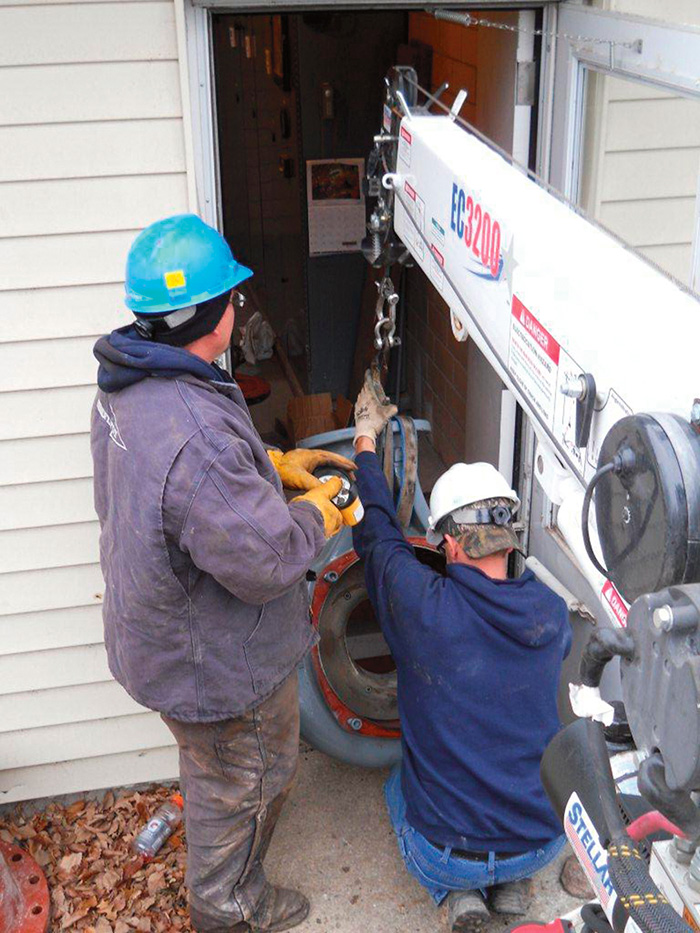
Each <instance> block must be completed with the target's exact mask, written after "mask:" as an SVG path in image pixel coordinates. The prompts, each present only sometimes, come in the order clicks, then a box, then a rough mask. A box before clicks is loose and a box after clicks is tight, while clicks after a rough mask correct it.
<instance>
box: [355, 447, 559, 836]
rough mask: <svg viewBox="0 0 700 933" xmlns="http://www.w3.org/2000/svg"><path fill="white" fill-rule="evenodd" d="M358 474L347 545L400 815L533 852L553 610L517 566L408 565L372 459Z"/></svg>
mask: <svg viewBox="0 0 700 933" xmlns="http://www.w3.org/2000/svg"><path fill="white" fill-rule="evenodd" d="M357 465H358V472H357V482H358V487H359V493H360V498H361V500H362V502H363V505H364V508H365V517H364V520H363V521H362V522H361V523H360V525H359V526H357V528H356V529H355V531H354V544H355V549H356V550H357V553H358V554H359V556H360V557H361V558H362V559H363V560H364V562H365V578H366V582H367V590H368V593H369V597H370V600H371V602H372V605H373V606H374V608H375V611H376V614H377V618H378V620H379V623H380V625H381V627H382V631H383V632H384V635H385V637H386V640H387V642H388V644H389V647H390V649H391V652H392V654H393V656H394V660H395V662H396V669H397V675H398V699H399V715H400V718H401V734H402V747H403V760H402V766H401V785H402V789H403V793H404V797H405V798H406V817H407V820H408V822H409V823H410V825H411V826H413V828H414V829H416V830H417V831H418V832H419V833H421V834H422V835H423V836H425V838H426V839H428V840H429V841H431V842H433V843H437V844H439V845H443V846H451V847H453V848H459V849H468V850H472V851H478V852H483V851H495V852H497V853H499V852H500V853H504V854H505V853H509V852H525V851H529V850H532V849H536V848H539V847H541V846H543V845H545V844H546V843H548V842H551V841H552V840H553V839H554V838H555V837H557V836H559V835H560V834H561V824H560V823H559V821H558V820H557V818H556V817H555V815H554V812H553V811H552V809H551V807H550V804H549V801H548V800H547V798H546V796H545V792H544V789H543V787H542V784H541V781H540V773H539V768H540V759H541V757H542V753H543V752H544V749H545V747H546V746H547V744H548V743H549V741H550V739H551V738H552V737H553V736H554V734H555V733H556V732H557V730H558V729H559V725H560V724H559V719H558V715H557V708H556V695H557V685H558V681H559V676H560V672H561V664H562V660H563V658H564V657H566V655H567V654H568V652H569V649H570V647H571V630H570V625H569V618H568V612H567V609H566V605H565V603H564V601H563V600H562V599H561V598H560V597H559V596H556V595H555V594H554V593H553V592H552V591H551V590H550V589H548V587H546V586H545V585H544V584H542V583H540V582H539V581H538V580H537V579H536V578H535V576H534V575H533V574H532V572H531V571H529V570H526V571H525V573H524V574H523V575H522V576H521V577H519V578H518V579H515V580H493V579H491V578H490V577H488V576H486V575H485V574H484V573H482V572H481V571H480V570H477V569H475V568H473V567H469V566H467V565H465V564H450V565H449V566H448V568H447V576H446V577H443V576H441V575H440V574H438V573H436V572H435V571H434V570H431V569H430V568H428V567H426V566H424V565H423V564H421V563H420V562H419V561H418V559H417V558H416V557H415V555H414V552H413V548H412V547H411V545H410V544H409V543H408V542H407V541H406V539H405V538H404V535H403V533H402V531H401V528H400V526H399V524H398V522H397V521H396V514H395V511H394V506H393V503H392V500H391V495H390V493H389V489H388V487H387V485H386V482H385V480H384V474H383V472H382V469H381V466H380V464H379V460H378V458H377V456H376V454H374V453H361V454H359V455H358V456H357Z"/></svg>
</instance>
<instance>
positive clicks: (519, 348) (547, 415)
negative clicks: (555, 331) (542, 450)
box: [508, 295, 560, 427]
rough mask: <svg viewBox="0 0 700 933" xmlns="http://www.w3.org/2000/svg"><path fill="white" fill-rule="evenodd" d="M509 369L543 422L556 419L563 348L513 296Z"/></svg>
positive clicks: (547, 422) (550, 421) (549, 423)
mask: <svg viewBox="0 0 700 933" xmlns="http://www.w3.org/2000/svg"><path fill="white" fill-rule="evenodd" d="M510 324H511V326H510V346H509V351H508V369H509V370H510V373H511V375H512V376H513V379H514V380H515V382H516V383H517V384H518V386H519V387H520V388H521V389H522V391H523V393H524V394H525V396H526V397H527V398H528V399H529V401H530V402H531V404H532V405H533V407H534V408H535V409H536V410H537V412H538V413H539V415H540V416H541V418H542V420H543V421H544V422H545V423H546V424H547V425H549V426H550V427H551V425H552V421H553V418H554V403H555V399H556V387H557V373H558V369H559V354H560V346H559V344H558V343H557V341H556V340H555V339H554V337H552V335H551V334H550V333H549V331H548V330H547V329H546V328H545V327H543V326H542V324H540V322H539V321H538V320H537V318H536V317H535V316H534V314H531V313H530V311H528V309H527V308H526V307H525V305H524V304H523V303H522V301H520V299H519V298H518V297H517V295H513V305H512V314H511V319H510Z"/></svg>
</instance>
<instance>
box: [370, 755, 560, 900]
mask: <svg viewBox="0 0 700 933" xmlns="http://www.w3.org/2000/svg"><path fill="white" fill-rule="evenodd" d="M384 796H385V797H386V805H387V808H388V810H389V818H390V820H391V825H392V826H393V827H394V832H395V833H396V839H397V841H398V844H399V851H400V852H401V856H402V858H403V860H404V863H405V865H406V868H407V869H408V870H409V872H410V873H411V874H412V875H413V877H414V878H416V879H417V880H418V881H420V883H421V884H422V885H423V887H424V888H426V889H427V890H428V892H429V893H430V896H431V897H432V898H433V900H434V901H435V903H436V904H440V903H442V901H444V899H445V898H446V897H447V895H448V894H449V892H450V891H471V890H473V889H475V888H479V889H480V890H481V891H484V890H485V889H486V888H489V887H491V886H492V885H494V884H503V883H504V882H506V881H518V880H519V879H520V878H529V877H530V876H531V875H534V873H535V872H537V871H539V870H540V869H541V868H544V867H545V865H548V864H549V863H550V862H551V861H552V860H553V859H554V858H556V856H557V855H558V854H559V853H560V852H561V850H562V848H563V847H564V844H565V843H566V836H564V835H561V836H557V838H556V839H553V840H552V842H550V843H548V844H547V845H546V846H544V848H542V849H533V850H532V851H531V852H526V853H525V854H524V855H516V856H513V858H499V859H497V858H496V853H495V852H489V859H488V862H471V861H469V860H468V859H463V858H457V857H455V856H453V855H452V854H451V853H452V849H451V847H450V846H446V847H444V848H438V847H437V846H434V845H432V844H431V843H430V842H428V840H427V839H426V838H425V837H424V836H422V835H421V834H420V833H419V832H417V830H415V829H414V828H413V827H412V826H409V824H408V823H407V822H406V801H405V800H404V796H403V793H402V791H401V763H400V762H399V763H398V764H396V765H394V767H393V768H392V771H391V774H390V775H389V778H388V780H387V782H386V784H385V785H384Z"/></svg>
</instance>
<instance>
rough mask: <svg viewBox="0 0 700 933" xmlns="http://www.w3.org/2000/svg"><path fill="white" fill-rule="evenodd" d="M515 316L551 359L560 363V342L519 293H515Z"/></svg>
mask: <svg viewBox="0 0 700 933" xmlns="http://www.w3.org/2000/svg"><path fill="white" fill-rule="evenodd" d="M513 317H515V318H517V319H518V321H519V322H520V324H521V326H522V327H523V328H524V329H525V330H526V331H527V333H528V334H529V335H530V336H531V337H532V339H533V340H534V341H535V343H536V344H537V345H538V346H539V347H541V348H542V349H543V350H544V352H545V353H546V354H547V356H548V357H549V358H550V360H551V361H552V362H553V363H554V364H555V366H558V365H559V344H558V343H557V341H556V340H555V339H554V337H552V335H551V334H550V333H549V331H548V330H546V329H545V328H544V327H543V326H542V325H541V324H540V322H539V321H538V320H537V318H536V317H535V316H534V315H533V314H530V312H529V311H528V310H527V308H526V307H525V305H524V304H523V303H522V301H521V300H520V299H519V298H518V296H517V295H513Z"/></svg>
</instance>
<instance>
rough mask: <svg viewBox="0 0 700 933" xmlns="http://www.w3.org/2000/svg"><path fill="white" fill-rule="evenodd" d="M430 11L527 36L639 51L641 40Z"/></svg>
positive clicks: (449, 19) (441, 16)
mask: <svg viewBox="0 0 700 933" xmlns="http://www.w3.org/2000/svg"><path fill="white" fill-rule="evenodd" d="M426 13H432V14H433V16H434V17H435V19H444V20H446V21H447V22H449V23H457V25H459V26H486V27H487V28H489V29H500V30H502V31H503V32H522V33H525V34H526V35H528V36H542V37H543V38H545V39H569V40H570V41H571V42H592V43H594V44H597V45H608V46H619V47H620V48H623V49H633V50H634V51H637V52H640V51H641V40H640V39H634V40H633V41H631V42H617V41H616V40H615V39H600V38H596V37H594V36H577V35H571V34H570V33H568V32H547V31H546V30H544V29H528V27H527V26H513V25H511V24H510V23H498V22H495V21H494V20H491V19H484V17H483V16H472V15H471V14H470V13H454V12H453V11H452V10H426Z"/></svg>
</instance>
